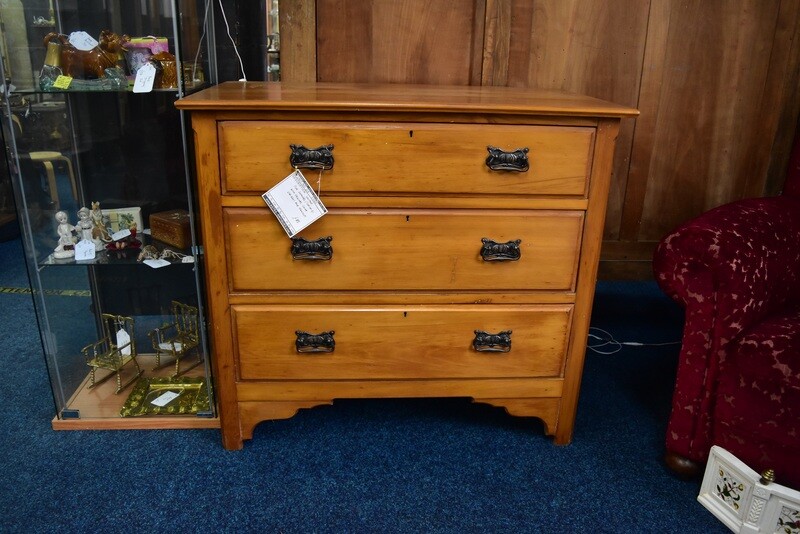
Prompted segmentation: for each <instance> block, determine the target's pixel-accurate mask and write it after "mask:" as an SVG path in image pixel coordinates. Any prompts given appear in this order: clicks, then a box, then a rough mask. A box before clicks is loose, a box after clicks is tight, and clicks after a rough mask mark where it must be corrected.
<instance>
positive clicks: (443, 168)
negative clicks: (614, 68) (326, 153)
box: [218, 121, 594, 197]
mask: <svg viewBox="0 0 800 534" xmlns="http://www.w3.org/2000/svg"><path fill="white" fill-rule="evenodd" d="M218 135H219V144H220V167H221V169H220V171H221V179H222V191H223V194H238V193H258V194H261V193H263V192H264V191H266V190H267V189H269V188H270V187H271V186H272V185H274V184H275V183H277V182H278V181H279V180H281V179H282V178H284V177H285V176H286V175H288V174H289V173H290V172H291V170H292V167H291V165H290V164H289V155H290V153H291V150H290V148H289V145H290V144H298V145H304V146H306V147H307V148H317V147H319V146H322V145H328V144H333V145H334V149H333V156H334V166H333V169H332V170H330V171H325V172H324V174H323V177H322V188H321V191H322V195H323V196H324V195H326V194H330V193H347V194H370V193H376V192H379V193H393V194H413V193H425V194H426V195H431V194H437V193H440V194H442V193H459V194H494V195H558V196H565V195H571V196H581V197H583V196H586V194H587V177H588V175H589V162H590V161H591V150H592V146H593V142H594V129H593V128H580V127H554V126H500V125H474V124H469V125H467V124H455V125H451V124H412V123H407V124H406V123H389V124H380V123H335V122H334V123H324V124H320V123H304V122H267V121H226V122H221V123H219V126H218ZM487 145H492V146H495V147H499V148H501V149H503V150H515V149H518V148H528V149H529V152H528V160H529V162H530V169H529V170H528V171H527V172H508V171H491V170H489V168H488V167H487V166H486V163H485V161H486V157H487V155H488V152H487V149H486V147H487ZM305 174H306V175H307V177H308V179H309V181H310V182H314V183H316V180H317V176H316V175H317V171H312V170H308V171H306V172H305Z"/></svg>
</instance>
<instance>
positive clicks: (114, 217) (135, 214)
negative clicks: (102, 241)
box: [103, 207, 144, 234]
mask: <svg viewBox="0 0 800 534" xmlns="http://www.w3.org/2000/svg"><path fill="white" fill-rule="evenodd" d="M103 219H104V220H107V221H108V223H107V228H108V231H109V232H110V233H112V234H114V233H116V232H119V231H120V230H128V229H130V227H131V225H133V224H136V232H137V233H139V234H141V233H142V230H144V225H143V224H142V208H139V207H134V208H114V209H103Z"/></svg>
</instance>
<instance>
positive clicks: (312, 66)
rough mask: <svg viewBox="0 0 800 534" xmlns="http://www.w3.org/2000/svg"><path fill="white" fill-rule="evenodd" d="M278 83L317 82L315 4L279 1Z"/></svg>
mask: <svg viewBox="0 0 800 534" xmlns="http://www.w3.org/2000/svg"><path fill="white" fill-rule="evenodd" d="M278 17H280V29H281V80H283V81H285V82H313V81H316V79H317V7H316V2H315V0H280V6H279V9H278Z"/></svg>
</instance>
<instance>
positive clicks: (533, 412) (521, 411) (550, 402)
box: [473, 398, 560, 436]
mask: <svg viewBox="0 0 800 534" xmlns="http://www.w3.org/2000/svg"><path fill="white" fill-rule="evenodd" d="M473 400H474V401H475V402H483V403H486V404H491V405H492V406H497V407H498V408H505V410H506V412H508V414H509V415H514V416H517V417H536V418H538V419H541V420H542V422H543V423H544V433H545V434H547V435H548V436H552V435H554V434H555V433H556V429H557V428H558V412H559V405H560V402H559V400H560V399H558V398H538V399H473Z"/></svg>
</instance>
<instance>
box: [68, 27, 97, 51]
mask: <svg viewBox="0 0 800 534" xmlns="http://www.w3.org/2000/svg"><path fill="white" fill-rule="evenodd" d="M69 44H71V45H72V46H74V47H75V48H77V49H78V50H91V49H92V48H94V47H96V46H97V44H98V43H97V40H96V39H95V38H94V37H92V36H91V35H89V34H88V33H86V32H83V31H81V32H72V33H70V34H69Z"/></svg>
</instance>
